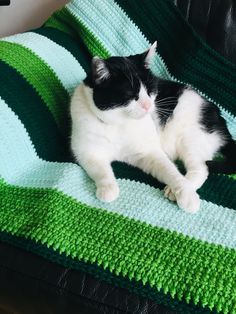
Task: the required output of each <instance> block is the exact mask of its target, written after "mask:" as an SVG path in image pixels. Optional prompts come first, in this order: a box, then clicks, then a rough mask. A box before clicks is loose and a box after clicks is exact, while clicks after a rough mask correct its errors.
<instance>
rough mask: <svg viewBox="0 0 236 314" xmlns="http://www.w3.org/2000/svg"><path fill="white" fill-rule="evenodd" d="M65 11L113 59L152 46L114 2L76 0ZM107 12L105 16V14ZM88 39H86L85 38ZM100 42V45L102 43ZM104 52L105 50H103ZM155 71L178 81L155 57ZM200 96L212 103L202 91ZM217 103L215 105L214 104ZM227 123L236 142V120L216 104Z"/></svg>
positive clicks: (160, 59) (161, 60) (153, 67)
mask: <svg viewBox="0 0 236 314" xmlns="http://www.w3.org/2000/svg"><path fill="white" fill-rule="evenodd" d="M66 9H67V10H68V11H69V12H70V14H72V15H73V16H74V17H75V19H77V20H79V21H81V22H83V24H85V26H86V27H87V29H88V30H89V31H90V32H92V33H93V34H94V36H95V37H96V38H97V39H98V40H99V41H100V42H101V43H102V44H103V46H104V47H105V48H106V49H107V50H108V51H109V53H110V55H122V56H123V55H130V54H135V53H140V52H142V51H144V50H145V49H147V48H148V47H149V46H150V44H151V43H150V42H149V41H148V40H147V39H146V37H145V36H144V35H143V34H142V33H141V31H140V30H139V28H138V27H137V26H136V25H135V24H134V23H133V22H132V21H131V19H130V18H129V17H128V16H127V15H126V13H125V12H124V11H123V10H122V9H121V8H120V7H119V6H118V5H117V3H115V2H114V1H111V0H103V1H102V2H101V1H93V2H91V1H84V0H74V1H71V2H70V3H69V4H68V5H66ZM103 12H105V13H106V14H103ZM85 36H86V35H85ZM99 41H98V42H99ZM101 49H103V47H101ZM152 70H153V71H154V73H155V74H156V75H159V76H161V77H163V78H168V79H172V80H175V81H178V80H177V79H176V78H175V77H173V76H172V75H171V74H170V73H169V70H168V69H167V67H166V65H165V63H164V61H163V59H162V57H161V56H160V55H158V54H157V55H156V57H155V59H154V62H153V65H152ZM199 92H200V93H201V95H203V96H204V97H206V98H207V99H209V100H211V101H213V102H215V101H214V100H213V99H210V98H209V97H208V96H207V95H205V94H203V93H202V92H201V91H199ZM215 103H216V102H215ZM216 104H217V105H218V106H219V107H220V109H221V111H222V115H223V117H224V118H225V119H226V121H227V124H228V128H229V130H230V132H231V134H232V136H233V137H234V138H235V139H236V118H235V117H234V116H233V115H232V114H231V113H229V112H228V111H227V110H225V109H224V108H223V107H222V106H220V104H218V103H216Z"/></svg>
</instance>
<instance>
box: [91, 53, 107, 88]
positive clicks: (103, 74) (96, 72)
mask: <svg viewBox="0 0 236 314" xmlns="http://www.w3.org/2000/svg"><path fill="white" fill-rule="evenodd" d="M92 72H93V77H94V80H95V82H96V83H97V84H99V83H101V82H102V81H104V80H106V79H108V78H109V77H110V73H109V70H108V68H107V66H106V62H105V60H103V59H101V58H99V57H93V60H92Z"/></svg>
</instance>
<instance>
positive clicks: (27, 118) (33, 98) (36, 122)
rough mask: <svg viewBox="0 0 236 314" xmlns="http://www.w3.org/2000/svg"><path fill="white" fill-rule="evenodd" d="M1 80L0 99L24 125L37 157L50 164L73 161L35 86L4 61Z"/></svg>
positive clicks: (64, 139)
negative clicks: (0, 98) (51, 162)
mask: <svg viewBox="0 0 236 314" xmlns="http://www.w3.org/2000/svg"><path fill="white" fill-rule="evenodd" d="M16 56H17V55H16ZM0 78H1V91H0V95H1V97H2V98H3V99H4V100H5V101H6V102H7V103H8V105H9V107H10V108H11V109H12V110H13V111H14V112H15V113H16V114H17V115H18V117H19V118H20V120H21V121H22V122H23V123H24V125H25V127H26V129H27V131H28V133H29V134H30V137H31V139H32V141H33V143H34V144H35V149H36V151H37V153H38V155H39V156H40V157H41V158H43V159H45V160H48V161H67V160H70V157H69V156H70V153H69V143H68V141H66V138H65V136H63V135H62V134H61V132H60V131H59V129H58V127H57V125H56V122H55V120H54V119H53V116H52V114H51V112H50V111H49V110H48V107H47V106H46V105H45V103H44V102H43V100H42V98H41V97H40V96H39V95H38V93H37V92H36V91H35V89H34V88H33V87H32V85H30V84H29V83H28V82H27V81H26V80H25V79H24V78H23V77H22V76H21V75H20V74H19V73H18V72H17V71H16V70H15V69H13V68H12V67H10V66H9V65H8V64H6V63H4V62H2V61H0ZM64 119H65V120H66V117H64ZM68 124H69V122H68ZM66 133H67V134H68V133H69V131H67V132H65V134H66Z"/></svg>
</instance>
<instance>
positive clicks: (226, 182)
mask: <svg viewBox="0 0 236 314" xmlns="http://www.w3.org/2000/svg"><path fill="white" fill-rule="evenodd" d="M112 166H113V170H114V173H115V176H116V178H124V179H130V180H134V181H138V182H143V183H145V184H148V185H150V186H153V187H156V188H159V189H163V188H164V184H162V183H160V182H158V181H157V180H156V179H154V178H153V177H152V176H151V175H147V174H146V173H144V172H143V171H141V170H140V169H138V168H134V167H132V166H129V165H127V164H124V163H121V162H114V163H113V165H112ZM232 179H233V178H232V176H231V177H228V176H225V175H213V174H212V175H209V177H208V179H207V181H206V182H205V183H204V185H203V186H202V187H201V189H200V190H199V191H198V192H199V194H200V197H201V199H204V200H206V201H209V202H212V203H214V204H217V205H221V206H224V207H228V208H233V209H236V197H235V191H236V181H234V180H232ZM219 192H220V193H219Z"/></svg>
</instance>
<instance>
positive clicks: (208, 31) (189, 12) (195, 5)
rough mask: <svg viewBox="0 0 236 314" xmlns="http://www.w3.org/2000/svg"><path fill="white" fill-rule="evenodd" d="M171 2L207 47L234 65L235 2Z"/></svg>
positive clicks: (235, 52)
mask: <svg viewBox="0 0 236 314" xmlns="http://www.w3.org/2000/svg"><path fill="white" fill-rule="evenodd" d="M173 1H174V2H175V4H176V6H177V7H178V8H179V10H180V11H181V13H182V14H183V15H184V17H185V18H186V20H187V21H188V22H189V23H190V24H191V25H192V26H193V28H194V29H195V31H196V32H197V33H198V34H199V35H200V36H201V37H202V38H203V39H205V41H206V42H207V43H208V45H209V46H211V47H212V48H214V49H215V50H216V51H218V52H219V53H220V54H222V55H223V56H224V57H226V58H227V59H228V60H230V61H231V62H234V63H236V1H235V0H173Z"/></svg>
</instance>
